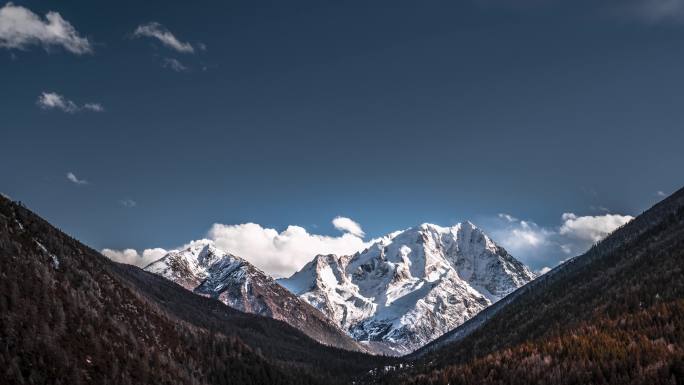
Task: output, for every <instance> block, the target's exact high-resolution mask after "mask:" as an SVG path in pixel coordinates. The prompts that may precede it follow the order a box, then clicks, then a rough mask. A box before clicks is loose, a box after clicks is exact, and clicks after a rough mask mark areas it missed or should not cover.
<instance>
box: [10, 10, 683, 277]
mask: <svg viewBox="0 0 684 385" xmlns="http://www.w3.org/2000/svg"><path fill="white" fill-rule="evenodd" d="M592 3H595V2H584V1H579V2H578V1H549V2H543V1H538V2H534V1H527V2H525V5H524V6H518V7H510V6H506V5H505V4H506V2H504V1H495V0H491V1H470V2H469V1H459V2H453V1H449V2H447V1H386V2H385V1H373V2H362V1H354V2H352V1H340V2H335V3H334V4H324V2H320V1H311V2H283V1H274V2H265V1H263V2H260V1H257V2H255V1H244V2H238V1H231V2H224V1H220V2H219V1H217V2H197V3H188V2H175V1H164V2H153V1H145V2H140V1H117V2H107V3H103V2H93V1H59V2H56V1H52V2H48V1H15V5H16V6H21V7H25V8H26V9H28V10H30V11H31V12H33V13H35V14H37V15H39V16H40V17H41V18H42V17H44V16H45V14H46V13H47V12H48V11H55V12H59V14H60V15H61V17H62V18H63V19H64V20H66V21H68V22H69V23H71V24H72V25H73V27H74V28H75V29H76V31H77V33H78V34H79V35H80V36H82V37H84V38H87V39H88V40H89V41H90V43H91V44H92V51H93V52H91V53H85V54H81V55H78V54H74V53H72V52H68V51H67V50H65V49H63V48H60V47H59V46H58V45H55V46H50V47H49V49H47V50H46V49H44V47H43V46H41V45H39V44H28V45H26V46H24V47H22V49H16V48H11V47H7V46H5V47H4V48H0V85H1V86H0V87H1V90H2V92H1V93H0V95H1V97H2V99H1V100H0V102H1V103H0V113H1V120H0V130H1V133H2V151H0V177H1V184H0V191H2V192H4V193H6V194H8V195H10V196H11V197H12V198H14V199H18V200H22V201H24V202H25V203H26V204H27V205H28V206H29V207H30V208H32V209H34V210H35V211H37V212H38V213H39V214H41V215H43V216H44V217H46V218H47V219H48V220H50V221H52V222H53V223H55V224H57V225H58V226H60V227H61V228H62V229H63V230H65V231H67V232H69V233H71V234H73V235H74V236H76V237H77V238H79V239H81V240H82V241H85V242H86V243H88V244H90V245H91V246H93V247H95V248H104V247H108V248H124V247H133V248H137V249H142V248H146V247H154V246H162V247H172V246H176V245H179V244H182V243H183V242H186V241H188V240H190V239H196V238H199V237H202V236H203V235H204V234H205V233H206V231H207V229H208V228H209V227H210V226H211V224H212V223H214V222H220V223H226V224H236V223H244V222H256V223H259V224H261V225H264V226H268V227H273V228H275V229H279V230H282V229H284V228H285V227H286V226H287V225H289V224H297V225H300V226H303V227H305V228H307V229H308V230H309V231H311V232H316V233H322V234H335V233H336V232H335V230H334V228H333V227H332V225H331V224H330V220H331V219H332V218H333V217H335V216H337V215H342V216H347V217H350V218H353V219H354V220H356V221H357V222H359V223H360V224H361V225H362V226H363V228H364V230H365V231H366V233H367V234H368V236H369V237H375V236H379V235H382V234H384V233H386V232H389V231H392V230H396V229H400V228H405V227H408V226H411V225H415V224H418V223H421V222H433V223H438V224H442V225H449V224H452V223H455V222H457V221H461V220H465V219H470V220H472V221H474V222H475V223H490V222H491V221H490V219H491V218H494V217H496V216H497V214H499V213H509V214H511V215H513V216H515V217H518V218H521V219H527V220H530V221H534V222H536V224H537V225H538V226H540V227H548V228H554V227H558V226H560V224H561V215H562V214H563V213H566V212H572V213H575V214H577V215H602V214H605V210H604V209H601V208H606V209H608V210H609V211H610V212H612V213H618V214H630V215H634V214H637V213H639V212H640V211H642V210H644V209H645V208H647V207H649V206H650V205H651V204H653V203H654V202H655V201H657V199H659V198H658V196H657V193H656V192H657V191H664V192H666V193H669V192H672V191H673V190H675V189H676V188H678V187H680V186H681V183H682V170H683V169H684V168H683V166H684V148H683V146H682V143H684V128H683V126H682V123H683V122H684V108H683V107H682V99H683V98H682V92H683V91H682V90H684V76H682V71H683V70H682V69H683V68H684V23H680V21H684V19H682V18H681V16H682V15H684V5H680V6H677V5H676V6H675V8H674V9H673V10H671V14H663V13H662V12H664V11H663V10H662V9H660V8H658V7H659V4H661V3H662V2H659V1H657V0H654V1H647V0H643V1H640V0H639V1H637V0H635V1H634V2H625V1H623V2H611V1H607V2H601V6H600V7H597V6H594V5H592ZM627 3H629V7H626V6H625V4H627ZM675 4H677V2H675ZM3 5H4V3H3ZM659 12H660V13H659ZM149 22H158V23H161V24H162V25H163V26H164V27H165V28H168V30H169V31H171V32H172V33H173V35H175V37H177V39H178V40H179V41H181V42H187V43H188V44H191V45H193V46H194V47H195V52H194V53H182V52H178V51H176V50H174V49H171V48H169V47H167V46H164V45H163V44H161V43H160V42H159V41H157V40H155V39H152V38H144V37H137V38H136V37H135V36H134V31H135V29H136V27H138V26H140V25H143V24H145V23H149ZM0 29H1V28H0ZM202 44H204V45H206V50H202V49H201V48H200V47H201V46H202ZM169 59H175V60H178V61H179V63H181V64H182V65H183V66H184V67H185V68H186V69H185V70H184V71H180V72H177V71H174V70H173V69H171V68H169V65H168V64H169ZM165 64H166V67H164V65H165ZM42 92H55V93H58V94H60V95H63V96H64V97H65V98H68V99H69V100H73V101H74V102H75V103H76V104H81V105H82V104H84V103H87V102H96V103H99V104H101V105H102V106H103V107H104V109H105V111H103V112H99V113H98V112H91V111H86V110H81V111H78V112H75V113H66V112H63V111H60V110H58V109H41V108H39V106H38V105H37V103H36V101H37V100H38V97H39V96H40V95H41V93H42ZM67 172H73V173H74V174H75V175H76V176H77V178H79V179H84V180H87V181H88V184H76V183H73V182H71V181H69V180H67V178H66V176H65V175H66V173H67ZM122 200H133V201H135V202H136V205H135V207H124V205H122V204H121V201H122ZM483 226H484V225H483ZM491 226H494V225H491ZM492 230H495V229H492ZM521 258H523V259H524V256H521ZM540 266H541V265H540Z"/></svg>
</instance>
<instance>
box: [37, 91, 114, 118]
mask: <svg viewBox="0 0 684 385" xmlns="http://www.w3.org/2000/svg"><path fill="white" fill-rule="evenodd" d="M36 104H38V107H40V108H42V109H44V110H55V109H56V110H62V111H64V112H68V113H70V114H73V113H76V112H78V111H81V110H88V111H93V112H102V111H104V107H102V105H101V104H99V103H86V104H84V105H83V107H80V106H79V105H78V104H76V103H74V102H73V101H72V100H69V99H67V98H65V97H64V96H63V95H60V94H58V93H56V92H42V93H41V94H40V96H38V101H36Z"/></svg>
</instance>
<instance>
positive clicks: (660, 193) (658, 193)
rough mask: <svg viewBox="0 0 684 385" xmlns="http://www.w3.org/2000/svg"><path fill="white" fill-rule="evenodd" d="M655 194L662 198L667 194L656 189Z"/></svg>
mask: <svg viewBox="0 0 684 385" xmlns="http://www.w3.org/2000/svg"><path fill="white" fill-rule="evenodd" d="M656 196H659V197H661V198H664V197H666V196H667V194H665V193H664V192H663V191H660V190H658V191H656Z"/></svg>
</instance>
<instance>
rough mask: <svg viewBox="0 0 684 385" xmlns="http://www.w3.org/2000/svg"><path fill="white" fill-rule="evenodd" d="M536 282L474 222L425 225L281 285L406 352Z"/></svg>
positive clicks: (325, 258) (356, 332)
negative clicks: (451, 225)
mask: <svg viewBox="0 0 684 385" xmlns="http://www.w3.org/2000/svg"><path fill="white" fill-rule="evenodd" d="M534 278H535V275H534V273H532V272H531V271H530V270H529V269H528V268H527V267H526V266H525V265H523V264H522V263H520V262H519V261H517V260H516V259H515V258H513V257H512V256H511V255H510V254H508V252H507V251H506V250H505V249H503V248H502V247H500V246H498V245H496V244H495V243H494V242H493V241H492V240H491V239H490V238H489V237H488V236H487V235H485V234H484V233H483V232H482V230H480V229H478V228H477V227H475V226H474V225H473V224H472V223H470V222H465V223H461V224H458V225H455V226H453V227H440V226H436V225H432V224H423V225H420V226H417V227H414V228H410V229H407V230H404V231H398V232H395V233H392V234H389V235H387V236H385V237H383V238H380V239H379V240H377V241H376V242H374V243H373V244H372V246H370V247H369V248H368V249H366V250H364V251H362V252H359V253H356V254H354V255H352V256H336V255H319V256H317V257H315V258H314V260H313V261H311V262H309V263H308V264H307V265H305V266H304V267H303V268H302V269H301V270H300V271H298V272H297V273H295V274H294V275H292V276H291V277H290V278H287V279H281V280H279V281H278V282H279V283H280V284H281V285H283V286H285V287H286V288H287V289H288V290H290V291H291V292H292V293H294V294H296V295H297V296H299V297H300V298H302V299H304V300H305V301H307V302H309V303H310V304H311V305H313V306H314V307H316V308H318V309H319V310H321V311H322V312H323V313H325V314H326V315H328V316H329V317H330V318H331V319H332V320H334V321H335V322H336V323H337V324H338V325H339V326H340V327H341V328H342V329H344V330H346V331H347V332H348V333H349V334H350V335H351V336H352V337H354V339H356V340H357V341H363V342H366V343H368V344H370V345H372V346H373V348H374V349H375V350H384V351H386V352H392V353H395V354H400V353H407V352H410V351H413V350H415V349H417V348H419V347H420V346H422V345H424V344H426V343H428V342H430V341H432V340H433V339H435V338H437V337H439V336H440V335H442V334H443V333H445V332H447V331H449V330H451V329H453V328H455V327H456V326H458V325H460V324H462V323H463V322H465V321H466V320H468V319H469V318H471V317H473V316H474V315H475V314H477V313H478V312H480V311H481V310H482V309H484V308H486V307H487V306H489V305H491V304H492V303H494V302H496V301H498V300H499V299H501V298H503V297H504V296H506V295H507V294H509V293H510V292H512V291H514V290H515V289H517V288H518V287H520V286H522V285H524V284H526V283H527V282H529V281H531V280H532V279H534Z"/></svg>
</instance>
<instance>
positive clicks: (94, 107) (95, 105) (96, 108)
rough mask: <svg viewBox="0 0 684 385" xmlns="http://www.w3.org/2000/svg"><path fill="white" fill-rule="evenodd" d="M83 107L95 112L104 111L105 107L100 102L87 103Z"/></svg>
mask: <svg viewBox="0 0 684 385" xmlns="http://www.w3.org/2000/svg"><path fill="white" fill-rule="evenodd" d="M83 109H86V110H90V111H94V112H103V111H104V107H102V104H100V103H86V104H84V105H83Z"/></svg>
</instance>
